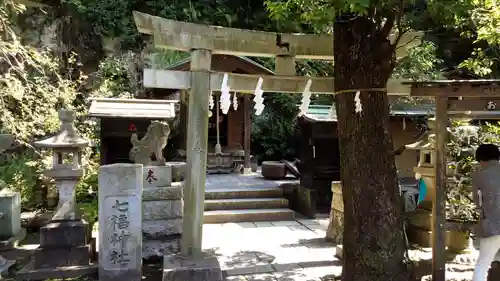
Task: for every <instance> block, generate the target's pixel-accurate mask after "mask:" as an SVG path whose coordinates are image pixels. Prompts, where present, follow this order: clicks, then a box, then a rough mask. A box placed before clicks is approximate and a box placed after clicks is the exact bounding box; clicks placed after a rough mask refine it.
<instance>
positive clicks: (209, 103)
mask: <svg viewBox="0 0 500 281" xmlns="http://www.w3.org/2000/svg"><path fill="white" fill-rule="evenodd" d="M214 105H215V103H214V95H213V94H212V93H211V92H210V97H209V98H208V107H209V108H210V110H212V109H214Z"/></svg>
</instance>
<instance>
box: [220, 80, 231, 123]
mask: <svg viewBox="0 0 500 281" xmlns="http://www.w3.org/2000/svg"><path fill="white" fill-rule="evenodd" d="M228 79H229V76H228V75H227V73H224V78H222V85H221V87H220V92H221V94H220V109H221V110H222V113H223V114H227V112H228V111H229V108H230V107H231V94H230V93H229V91H230V90H231V89H230V88H229V86H228V85H227V80H228Z"/></svg>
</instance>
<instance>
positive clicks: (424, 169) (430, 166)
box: [406, 118, 436, 209]
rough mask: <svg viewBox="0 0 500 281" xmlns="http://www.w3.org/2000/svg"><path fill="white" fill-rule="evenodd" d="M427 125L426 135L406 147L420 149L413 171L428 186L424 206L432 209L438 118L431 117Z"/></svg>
mask: <svg viewBox="0 0 500 281" xmlns="http://www.w3.org/2000/svg"><path fill="white" fill-rule="evenodd" d="M427 127H428V131H427V132H426V133H425V135H424V136H422V138H421V139H420V140H418V141H416V142H414V143H412V144H408V145H406V149H408V150H418V151H419V161H418V164H417V166H416V167H414V168H413V171H414V172H415V178H417V179H421V180H423V181H424V183H425V185H426V186H427V195H426V197H425V198H424V201H423V202H422V203H423V204H422V206H423V207H424V208H429V209H431V208H432V200H433V198H434V194H435V192H434V190H435V188H436V171H435V167H436V149H435V144H436V133H435V130H436V119H435V118H430V119H429V120H428V121H427Z"/></svg>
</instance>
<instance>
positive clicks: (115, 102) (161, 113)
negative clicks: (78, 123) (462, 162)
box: [89, 98, 179, 119]
mask: <svg viewBox="0 0 500 281" xmlns="http://www.w3.org/2000/svg"><path fill="white" fill-rule="evenodd" d="M178 102H179V101H176V100H151V99H110V98H106V99H105V98H101V99H93V100H92V104H91V106H90V109H89V116H90V117H97V118H150V119H171V118H174V117H175V104H176V103H178Z"/></svg>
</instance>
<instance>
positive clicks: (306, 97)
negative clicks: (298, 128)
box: [299, 79, 312, 114]
mask: <svg viewBox="0 0 500 281" xmlns="http://www.w3.org/2000/svg"><path fill="white" fill-rule="evenodd" d="M311 83H312V81H311V79H309V80H307V83H306V87H305V88H304V92H303V93H302V102H301V104H300V106H299V109H300V112H302V113H303V114H306V113H307V110H308V109H309V103H310V102H311Z"/></svg>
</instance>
